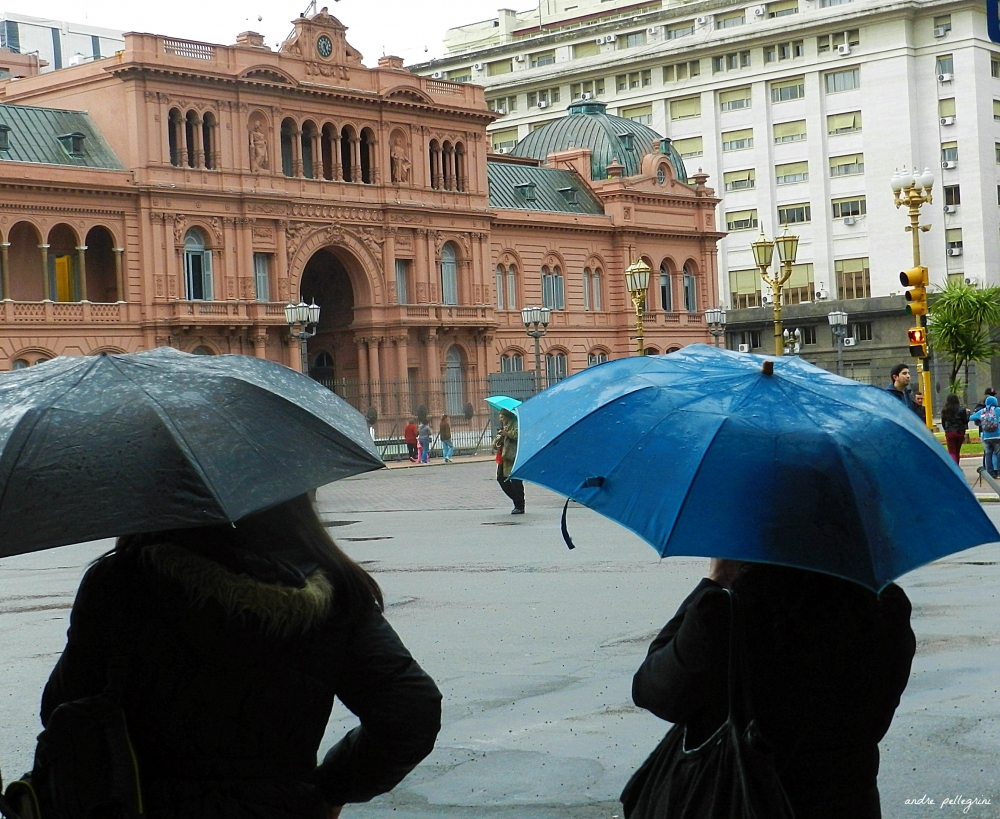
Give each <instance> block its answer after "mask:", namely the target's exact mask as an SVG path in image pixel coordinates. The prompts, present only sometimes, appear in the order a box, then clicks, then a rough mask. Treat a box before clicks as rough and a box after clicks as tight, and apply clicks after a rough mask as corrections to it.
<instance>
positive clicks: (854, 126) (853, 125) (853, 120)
mask: <svg viewBox="0 0 1000 819" xmlns="http://www.w3.org/2000/svg"><path fill="white" fill-rule="evenodd" d="M860 130H861V112H860V111H849V112H848V113H846V114H830V116H828V117H827V118H826V132H827V133H828V134H831V135H833V134H849V133H851V132H852V131H860Z"/></svg>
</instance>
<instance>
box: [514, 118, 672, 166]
mask: <svg viewBox="0 0 1000 819" xmlns="http://www.w3.org/2000/svg"><path fill="white" fill-rule="evenodd" d="M607 107H608V106H607V105H605V104H604V103H603V102H598V101H597V100H582V101H580V102H574V103H573V104H572V105H570V106H569V109H568V110H567V112H566V116H565V117H563V118H562V119H560V120H556V121H555V122H550V123H548V124H547V125H543V126H542V127H541V128H538V129H537V130H535V131H532V132H531V133H530V134H528V135H527V136H526V137H525V138H524V139H522V140H521V141H520V142H518V143H517V145H515V146H514V148H513V149H512V150H511V152H510V153H511V155H512V156H522V157H529V158H531V159H541V160H544V159H545V158H546V157H547V156H548V155H549V154H551V153H555V152H556V151H567V150H570V149H571V148H589V149H590V151H591V158H590V178H591V179H606V178H607V176H608V170H607V169H608V165H610V164H611V162H612V160H615V159H617V160H618V161H619V162H620V163H621V164H622V165H624V166H625V176H637V175H638V174H639V170H640V166H641V165H642V158H643V157H644V156H645V155H646V154H650V153H653V152H654V151H656V152H657V153H662V154H664V155H666V156H667V157H669V159H670V164H671V165H673V166H674V170H675V171H676V172H677V178H678V179H679V180H681V181H682V182H687V178H688V176H687V170H686V169H685V167H684V160H682V159H681V157H680V154H678V153H677V151H676V149H675V148H674V147H673V146H672V145H671V144H670V140H669V139H664V138H663V137H661V136H660V135H659V134H658V133H656V131H654V130H653V129H652V128H649V127H647V126H645V125H641V124H640V123H638V122H633V121H632V120H630V119H625V118H624V117H615V116H612V115H611V114H609V113H608V112H607ZM654 145H655V146H657V147H654Z"/></svg>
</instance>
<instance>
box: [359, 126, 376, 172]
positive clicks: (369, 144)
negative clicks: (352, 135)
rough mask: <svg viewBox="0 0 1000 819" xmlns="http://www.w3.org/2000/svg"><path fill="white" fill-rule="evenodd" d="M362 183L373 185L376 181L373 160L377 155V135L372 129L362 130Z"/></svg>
mask: <svg viewBox="0 0 1000 819" xmlns="http://www.w3.org/2000/svg"><path fill="white" fill-rule="evenodd" d="M360 151H361V181H362V182H363V183H364V184H365V185H371V184H372V182H373V181H374V179H375V175H374V173H373V172H372V159H373V157H374V153H375V135H374V134H373V133H372V132H371V129H370V128H363V129H362V130H361V143H360Z"/></svg>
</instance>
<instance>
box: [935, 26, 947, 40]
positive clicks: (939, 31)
mask: <svg viewBox="0 0 1000 819" xmlns="http://www.w3.org/2000/svg"><path fill="white" fill-rule="evenodd" d="M947 33H948V29H946V28H945V27H944V26H934V36H935V37H944V35H945V34H947Z"/></svg>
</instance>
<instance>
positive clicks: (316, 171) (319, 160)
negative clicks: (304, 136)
mask: <svg viewBox="0 0 1000 819" xmlns="http://www.w3.org/2000/svg"><path fill="white" fill-rule="evenodd" d="M310 138H311V139H312V149H313V152H312V153H313V166H312V178H313V179H322V178H323V141H322V139H320V132H319V131H313V132H312V136H311V137H310Z"/></svg>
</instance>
